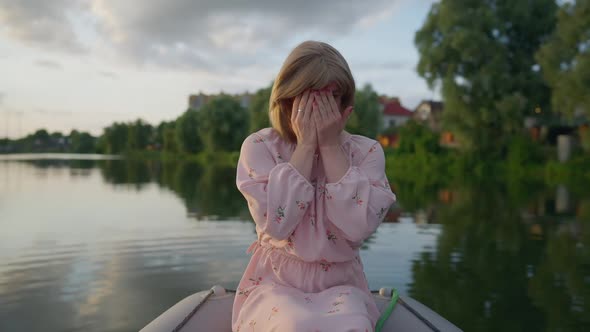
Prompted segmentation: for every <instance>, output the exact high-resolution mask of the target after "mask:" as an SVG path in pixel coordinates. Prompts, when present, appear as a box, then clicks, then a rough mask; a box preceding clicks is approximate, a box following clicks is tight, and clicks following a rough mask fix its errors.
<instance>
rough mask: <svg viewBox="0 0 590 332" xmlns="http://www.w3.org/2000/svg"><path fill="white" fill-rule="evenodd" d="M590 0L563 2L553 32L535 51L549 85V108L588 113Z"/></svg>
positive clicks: (562, 111)
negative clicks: (537, 50) (550, 104)
mask: <svg viewBox="0 0 590 332" xmlns="http://www.w3.org/2000/svg"><path fill="white" fill-rule="evenodd" d="M589 36H590V1H588V0H577V1H571V2H566V3H564V4H563V6H562V7H561V8H560V10H559V13H558V15H557V27H556V29H555V32H554V33H553V35H552V36H551V38H550V39H549V40H548V42H547V43H545V44H544V45H543V46H542V47H541V49H540V50H539V52H538V53H537V59H538V61H539V63H540V64H541V68H542V72H543V77H544V78H545V80H546V82H547V83H548V84H549V86H550V87H551V102H552V105H553V109H555V110H556V111H557V112H561V113H563V114H568V115H573V114H574V112H575V111H576V109H580V110H582V111H584V112H585V114H586V116H590V79H589V78H590V39H589Z"/></svg>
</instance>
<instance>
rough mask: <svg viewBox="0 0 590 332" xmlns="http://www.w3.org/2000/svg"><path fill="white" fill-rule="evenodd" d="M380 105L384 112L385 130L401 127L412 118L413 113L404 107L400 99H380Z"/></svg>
mask: <svg viewBox="0 0 590 332" xmlns="http://www.w3.org/2000/svg"><path fill="white" fill-rule="evenodd" d="M379 102H380V103H379V104H380V108H381V111H382V112H383V126H382V127H383V128H389V127H399V126H401V125H403V124H405V123H406V122H407V121H408V120H409V119H411V118H412V116H413V114H414V113H413V112H412V111H410V110H409V109H407V108H405V107H403V106H402V105H401V102H400V100H399V98H397V97H394V98H388V97H380V98H379Z"/></svg>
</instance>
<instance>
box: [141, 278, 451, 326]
mask: <svg viewBox="0 0 590 332" xmlns="http://www.w3.org/2000/svg"><path fill="white" fill-rule="evenodd" d="M371 294H372V295H373V298H374V299H375V303H376V304H377V307H378V308H379V310H380V312H381V318H380V319H379V321H378V323H377V328H376V331H382V332H385V331H387V332H389V331H395V332H401V331H412V332H433V331H435V332H436V331H444V332H461V331H462V330H461V329H459V328H458V327H457V326H455V325H453V324H452V323H451V322H449V321H448V320H446V319H445V318H443V317H442V316H440V315H439V314H437V313H436V312H434V311H433V310H431V309H430V308H428V307H427V306H425V305H424V304H422V303H420V302H418V301H416V300H414V299H412V298H410V297H408V296H400V295H399V294H398V293H397V291H396V290H395V289H393V288H390V287H382V288H380V289H379V290H374V291H371ZM235 295H236V291H235V290H232V289H225V288H223V287H222V286H220V285H215V286H213V287H212V288H211V289H209V290H203V291H200V292H197V293H195V294H192V295H190V296H187V297H186V298H184V299H182V300H181V301H179V302H178V303H176V304H175V305H173V306H172V307H170V308H169V309H168V310H166V311H165V312H163V313H162V314H161V315H160V316H158V317H157V318H155V319H154V320H153V321H151V322H150V323H149V324H148V325H146V326H145V327H144V328H143V329H141V331H140V332H182V331H214V332H217V331H218V332H232V330H231V318H232V317H231V315H232V306H233V302H234V297H235Z"/></svg>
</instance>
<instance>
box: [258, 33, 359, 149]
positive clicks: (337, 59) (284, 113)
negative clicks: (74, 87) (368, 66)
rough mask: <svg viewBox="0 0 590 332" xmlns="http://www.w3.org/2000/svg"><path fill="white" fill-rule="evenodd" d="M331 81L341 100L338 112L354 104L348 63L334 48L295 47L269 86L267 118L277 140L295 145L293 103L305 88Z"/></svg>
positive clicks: (310, 43)
mask: <svg viewBox="0 0 590 332" xmlns="http://www.w3.org/2000/svg"><path fill="white" fill-rule="evenodd" d="M331 82H334V83H335V84H336V85H337V86H338V90H339V92H340V94H341V95H342V97H341V107H342V109H340V112H342V110H343V109H344V108H346V107H347V106H349V105H353V104H354V92H355V83H354V78H353V77H352V73H351V72H350V68H349V67H348V63H347V62H346V60H345V59H344V57H343V56H342V55H341V54H340V52H338V50H336V49H335V48H334V47H332V46H330V45H329V44H327V43H324V42H320V41H313V40H308V41H304V42H302V43H301V44H299V45H297V46H296V47H295V48H294V49H293V50H292V51H291V53H290V54H289V55H288V56H287V59H286V60H285V62H284V63H283V66H282V67H281V70H280V71H279V74H278V75H277V78H276V80H275V81H274V84H273V86H272V91H271V93H270V100H269V117H270V123H271V125H272V127H273V128H274V129H275V130H276V131H278V133H279V134H280V135H281V137H282V138H283V139H285V140H287V141H289V142H291V143H297V137H296V136H295V133H294V132H293V129H292V128H291V112H292V106H293V100H294V99H295V97H296V96H298V95H300V94H301V93H303V92H304V91H305V90H307V89H321V88H323V87H325V86H327V85H328V84H329V83H331Z"/></svg>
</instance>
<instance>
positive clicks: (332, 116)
mask: <svg viewBox="0 0 590 332" xmlns="http://www.w3.org/2000/svg"><path fill="white" fill-rule="evenodd" d="M328 95H329V96H330V97H331V96H332V95H331V93H329V92H327V91H326V92H324V93H323V94H322V100H323V101H324V107H325V109H326V116H327V117H328V118H329V119H337V118H338V117H337V116H336V114H335V113H334V110H333V108H332V104H331V103H330V100H329V97H328Z"/></svg>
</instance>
